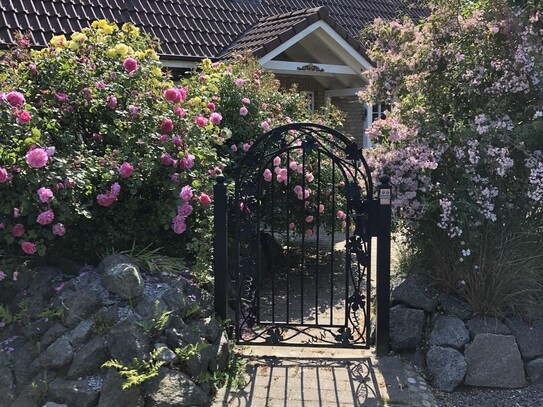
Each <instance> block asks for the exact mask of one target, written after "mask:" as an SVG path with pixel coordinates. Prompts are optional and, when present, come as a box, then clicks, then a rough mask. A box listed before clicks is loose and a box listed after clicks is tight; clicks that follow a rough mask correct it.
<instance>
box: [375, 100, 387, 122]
mask: <svg viewBox="0 0 543 407" xmlns="http://www.w3.org/2000/svg"><path fill="white" fill-rule="evenodd" d="M390 107H391V106H390V105H389V104H387V103H381V104H379V105H373V106H372V108H371V122H372V123H373V122H374V121H375V120H377V119H384V118H385V112H386V111H387V110H388V111H390Z"/></svg>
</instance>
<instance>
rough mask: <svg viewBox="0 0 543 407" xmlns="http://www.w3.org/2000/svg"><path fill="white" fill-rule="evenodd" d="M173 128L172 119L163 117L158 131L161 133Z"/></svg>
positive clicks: (169, 131) (168, 131)
mask: <svg viewBox="0 0 543 407" xmlns="http://www.w3.org/2000/svg"><path fill="white" fill-rule="evenodd" d="M172 130H173V122H172V119H164V120H163V121H162V124H161V125H160V131H162V132H163V133H171V132H172Z"/></svg>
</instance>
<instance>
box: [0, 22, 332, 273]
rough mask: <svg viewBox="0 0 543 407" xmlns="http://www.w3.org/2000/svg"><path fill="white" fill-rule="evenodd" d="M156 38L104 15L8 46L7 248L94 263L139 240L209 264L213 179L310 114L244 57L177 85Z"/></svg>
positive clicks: (1, 221) (0, 67)
mask: <svg viewBox="0 0 543 407" xmlns="http://www.w3.org/2000/svg"><path fill="white" fill-rule="evenodd" d="M156 47H157V44H156V43H155V42H154V40H152V39H151V38H150V37H149V36H147V35H144V34H142V33H140V31H139V29H138V28H137V27H135V26H133V25H131V24H124V25H123V26H122V27H119V26H117V25H116V24H114V23H109V22H107V21H103V20H102V21H96V22H94V23H93V24H92V26H91V27H89V28H86V29H83V30H82V32H79V33H74V34H72V36H71V38H70V39H68V38H66V37H65V36H64V35H60V36H55V37H53V38H52V39H51V42H50V45H49V47H47V48H45V49H42V50H31V49H30V47H29V42H28V40H27V39H26V38H24V37H23V36H22V35H20V36H19V37H18V44H17V46H16V47H15V48H14V49H12V50H10V51H9V52H6V53H5V54H4V55H3V56H2V57H1V59H0V134H1V137H0V241H1V242H2V245H1V246H0V255H3V256H4V258H6V257H10V256H11V257H12V256H24V255H27V256H30V258H36V257H37V256H57V257H58V256H60V257H70V258H73V259H75V260H78V261H88V262H91V261H94V260H95V256H96V255H97V253H100V252H104V251H106V250H110V249H111V248H115V249H117V250H122V249H126V248H129V247H132V246H133V244H134V243H135V244H136V245H137V247H145V246H147V245H149V244H151V245H153V246H155V247H156V246H160V247H162V248H163V252H164V253H165V254H170V255H175V256H182V257H186V258H187V257H188V258H189V259H190V258H192V259H194V258H196V256H197V258H198V260H201V264H202V267H203V268H204V269H205V268H206V267H208V265H209V258H210V255H209V250H210V248H211V240H210V238H211V236H212V228H211V223H210V215H211V210H210V205H211V203H212V196H211V195H212V194H211V192H212V184H213V177H214V176H216V175H217V174H218V173H220V172H221V171H223V170H224V169H225V167H226V166H229V167H228V168H230V169H231V170H230V171H231V173H233V171H234V169H235V161H236V160H237V159H238V157H240V156H241V155H242V153H243V150H244V149H246V148H247V146H250V144H251V142H252V141H254V140H255V139H256V138H257V137H258V136H259V135H262V134H263V133H264V132H265V131H267V130H268V129H270V128H272V127H273V126H277V125H279V124H285V123H287V122H288V121H290V120H292V121H301V120H307V119H308V118H309V114H308V112H307V109H306V104H305V100H304V99H303V98H302V97H301V96H299V95H298V94H296V93H295V92H293V91H281V90H280V89H279V87H278V84H277V83H276V81H275V79H274V78H273V76H272V75H271V74H269V73H266V72H263V71H262V70H260V69H259V68H258V67H257V65H256V62H254V61H252V60H249V59H247V57H245V58H243V59H242V60H241V61H238V62H234V63H233V64H232V66H227V65H225V64H223V63H213V64H212V63H211V62H210V61H208V60H205V61H203V62H202V64H201V66H200V67H199V69H198V70H196V71H195V72H194V74H193V75H191V76H190V77H188V78H186V79H183V81H182V83H181V84H174V83H173V82H172V81H171V79H170V78H169V76H168V75H167V74H166V73H164V71H163V69H162V66H161V64H160V61H159V60H158V57H157V54H156ZM242 109H245V110H244V111H243V112H242V111H241V110H242ZM316 120H319V121H323V120H324V119H322V118H316ZM236 149H237V152H236Z"/></svg>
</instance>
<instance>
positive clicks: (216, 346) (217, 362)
mask: <svg viewBox="0 0 543 407" xmlns="http://www.w3.org/2000/svg"><path fill="white" fill-rule="evenodd" d="M211 349H212V351H213V358H212V359H211V360H210V361H209V367H208V369H209V371H210V372H211V373H214V372H216V371H224V370H226V367H227V366H228V360H229V359H230V342H229V341H228V336H226V332H223V333H222V334H221V336H219V337H218V338H217V339H216V340H215V342H213V345H211Z"/></svg>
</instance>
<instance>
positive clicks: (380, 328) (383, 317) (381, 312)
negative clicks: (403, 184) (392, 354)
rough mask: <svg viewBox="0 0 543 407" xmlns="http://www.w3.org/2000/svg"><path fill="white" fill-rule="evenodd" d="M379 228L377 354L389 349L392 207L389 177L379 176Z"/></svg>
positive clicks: (382, 354)
mask: <svg viewBox="0 0 543 407" xmlns="http://www.w3.org/2000/svg"><path fill="white" fill-rule="evenodd" d="M379 181H380V184H379V186H378V191H379V229H378V233H377V329H376V352H377V355H378V356H384V355H387V354H388V353H389V351H390V336H389V331H390V230H391V218H392V209H391V205H390V201H391V194H390V191H391V189H392V188H391V186H390V178H389V177H388V176H387V175H382V176H381V177H380V178H379Z"/></svg>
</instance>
